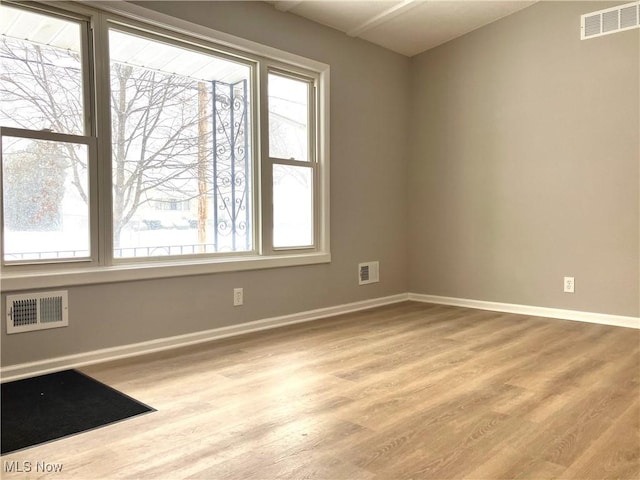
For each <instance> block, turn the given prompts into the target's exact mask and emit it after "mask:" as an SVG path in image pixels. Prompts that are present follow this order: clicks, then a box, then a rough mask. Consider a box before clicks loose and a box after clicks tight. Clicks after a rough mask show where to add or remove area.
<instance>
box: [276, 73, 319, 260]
mask: <svg viewBox="0 0 640 480" xmlns="http://www.w3.org/2000/svg"><path fill="white" fill-rule="evenodd" d="M268 88H269V158H270V161H271V162H272V165H273V170H272V174H273V246H274V248H284V247H308V246H313V244H314V238H313V237H314V231H313V217H314V213H313V209H314V201H313V198H314V187H313V184H314V179H315V172H314V170H315V166H316V162H315V155H314V149H313V136H312V135H311V132H312V131H313V117H312V115H311V113H312V109H311V108H310V107H311V105H313V100H314V97H315V95H314V86H313V83H312V82H311V81H310V80H309V79H305V78H296V77H291V76H289V75H287V74H284V73H278V72H276V71H272V72H270V73H269V87H268Z"/></svg>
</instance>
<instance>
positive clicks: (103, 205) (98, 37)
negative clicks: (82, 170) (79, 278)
mask: <svg viewBox="0 0 640 480" xmlns="http://www.w3.org/2000/svg"><path fill="white" fill-rule="evenodd" d="M91 27H92V28H91V30H92V32H93V41H94V42H93V65H92V67H93V71H94V78H95V81H94V84H93V87H94V89H95V116H94V118H95V130H96V135H97V137H98V142H97V165H96V173H97V176H98V181H97V201H96V204H95V206H94V210H95V212H96V215H97V219H98V222H97V234H96V237H95V241H96V242H97V249H98V259H99V263H100V264H101V265H103V266H109V265H111V264H112V263H113V233H112V232H113V220H112V208H111V197H112V188H113V187H112V176H111V109H110V88H109V34H108V24H107V18H106V16H105V15H103V14H98V15H96V16H95V17H94V20H93V22H92V25H91Z"/></svg>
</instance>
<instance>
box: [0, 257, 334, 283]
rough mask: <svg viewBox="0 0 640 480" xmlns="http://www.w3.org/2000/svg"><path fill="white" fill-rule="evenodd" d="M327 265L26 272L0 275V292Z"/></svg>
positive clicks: (194, 264) (277, 262) (273, 260)
mask: <svg viewBox="0 0 640 480" xmlns="http://www.w3.org/2000/svg"><path fill="white" fill-rule="evenodd" d="M329 262H331V254H330V253H322V252H318V253H305V254H288V255H278V256H271V257H260V256H243V257H227V258H216V259H215V260H208V261H202V260H192V261H184V262H180V263H177V262H175V261H174V262H171V263H160V262H154V263H145V264H139V263H138V264H129V265H114V266H111V267H90V268H83V269H73V270H72V269H68V270H57V271H40V272H38V271H29V272H21V273H13V272H12V273H6V272H2V275H0V278H1V280H0V290H1V291H2V292H11V291H16V290H30V289H34V288H52V287H56V288H57V287H70V286H74V285H92V284H98V283H116V282H127V281H132V280H149V279H154V278H171V277H183V276H189V275H206V274H211V273H221V272H239V271H247V270H259V269H265V268H278V267H292V266H298V265H315V264H319V263H329Z"/></svg>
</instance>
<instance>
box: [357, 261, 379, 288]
mask: <svg viewBox="0 0 640 480" xmlns="http://www.w3.org/2000/svg"><path fill="white" fill-rule="evenodd" d="M379 281H380V262H366V263H360V264H358V285H366V284H367V283H376V282H379Z"/></svg>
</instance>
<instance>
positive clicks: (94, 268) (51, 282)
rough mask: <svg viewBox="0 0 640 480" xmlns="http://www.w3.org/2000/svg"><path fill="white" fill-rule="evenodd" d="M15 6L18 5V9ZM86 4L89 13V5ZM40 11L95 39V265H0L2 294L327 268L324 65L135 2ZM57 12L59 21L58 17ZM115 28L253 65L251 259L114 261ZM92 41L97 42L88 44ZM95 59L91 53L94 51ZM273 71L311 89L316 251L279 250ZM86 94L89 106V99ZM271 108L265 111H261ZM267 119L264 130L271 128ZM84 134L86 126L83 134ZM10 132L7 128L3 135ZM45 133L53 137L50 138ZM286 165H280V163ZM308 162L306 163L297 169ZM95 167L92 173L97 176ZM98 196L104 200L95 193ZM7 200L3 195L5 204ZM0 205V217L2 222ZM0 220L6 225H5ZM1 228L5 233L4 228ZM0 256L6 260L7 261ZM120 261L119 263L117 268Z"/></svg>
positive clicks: (49, 6)
mask: <svg viewBox="0 0 640 480" xmlns="http://www.w3.org/2000/svg"><path fill="white" fill-rule="evenodd" d="M0 1H1V2H2V3H5V4H7V5H11V6H16V5H17V6H18V7H22V6H23V5H20V4H16V3H14V2H11V1H7V0H0ZM12 3H13V5H12ZM85 3H86V5H85ZM35 8H36V10H40V13H42V12H43V11H44V12H56V13H57V12H63V13H62V14H63V15H69V16H70V17H72V18H78V17H82V18H86V19H87V22H88V23H87V27H88V29H89V33H88V35H87V48H86V50H85V51H83V60H84V57H85V56H87V57H88V58H87V59H86V61H88V63H87V65H89V66H90V68H89V71H88V72H86V74H87V76H88V77H89V79H88V83H87V85H88V86H90V90H89V91H88V93H87V90H88V89H87V86H85V102H87V101H88V103H85V105H87V106H88V107H89V110H88V111H87V107H85V117H87V116H89V115H90V118H91V119H92V122H91V127H90V132H91V142H92V147H91V148H92V150H95V152H94V153H95V154H94V155H93V156H90V161H89V163H90V177H89V184H90V192H91V194H92V197H91V201H90V208H89V210H90V215H91V216H90V224H91V230H90V233H91V259H90V261H88V262H87V261H73V262H70V261H67V260H64V261H61V262H48V261H47V262H46V263H30V264H24V265H22V264H21V265H16V264H13V263H10V264H5V262H4V255H2V256H1V257H0V259H1V260H2V265H1V266H0V269H1V270H2V272H1V273H2V283H1V284H0V287H1V288H2V291H13V290H21V289H25V288H45V287H51V286H68V285H78V284H95V283H106V282H120V281H130V280H138V279H151V278H168V277H176V276H184V275H201V274H210V273H216V272H230V271H246V270H255V269H261V268H274V267H287V266H296V265H312V264H318V263H328V262H330V261H331V254H330V248H329V245H330V242H329V239H330V235H329V76H330V67H329V65H327V64H324V63H321V62H318V61H315V60H311V59H307V58H304V57H301V56H299V55H296V54H292V53H288V52H284V51H282V50H278V49H275V48H272V47H268V46H265V45H262V44H259V43H256V42H252V41H249V40H246V39H242V38H239V37H236V36H233V35H230V34H226V33H222V32H218V31H215V30H212V29H210V28H208V27H205V26H202V25H199V24H194V23H191V22H188V21H185V20H182V19H178V18H174V17H170V16H168V15H165V14H161V13H158V12H155V11H151V10H147V9H146V8H144V7H141V6H137V5H132V4H126V3H123V4H108V5H101V6H99V7H97V8H96V7H95V6H94V5H90V3H89V2H79V3H68V2H65V3H61V2H55V3H53V2H42V3H40V4H36V6H35ZM58 14H59V13H58ZM109 26H115V28H116V29H118V27H119V26H122V27H123V28H122V30H126V29H129V28H132V29H134V30H136V31H137V32H140V31H147V32H149V34H150V36H151V38H154V37H161V38H162V39H163V40H166V41H168V42H170V41H171V39H172V38H174V39H176V40H177V41H178V42H179V44H181V45H184V44H187V45H190V46H195V48H196V49H197V48H204V49H206V50H208V51H210V52H212V53H214V54H215V55H220V56H221V57H231V58H232V59H234V60H237V59H241V60H242V62H243V63H244V62H253V63H254V64H255V67H254V68H253V70H252V75H253V76H254V78H252V82H250V84H251V87H250V88H251V94H252V97H251V110H252V113H251V115H252V117H251V121H252V125H251V138H252V142H253V144H252V145H253V150H254V152H253V155H252V157H253V158H252V167H253V172H252V175H253V178H252V188H253V189H254V191H253V203H254V205H253V212H252V215H253V217H254V228H253V230H254V232H253V235H254V245H253V247H254V251H250V252H233V253H223V254H221V253H216V254H208V255H204V254H197V255H194V256H191V255H189V256H187V255H184V256H171V257H169V256H163V257H150V258H147V259H143V260H142V261H132V260H133V259H131V258H127V259H117V260H116V259H114V256H113V235H112V233H113V225H112V218H111V209H112V207H111V203H112V198H111V197H112V195H111V188H112V187H111V132H110V130H111V118H110V116H111V111H110V99H109V92H110V85H109V57H108V31H109ZM92 34H93V36H92ZM90 49H91V51H93V55H89V50H90ZM269 71H274V72H277V73H278V74H284V75H290V76H292V77H294V78H304V79H305V80H307V81H310V82H311V85H312V86H313V88H310V89H309V90H310V103H309V117H310V119H312V120H313V122H314V126H313V128H311V127H310V135H309V136H310V139H309V142H310V149H309V152H310V156H311V152H313V162H311V159H310V161H308V162H304V163H305V164H306V165H304V166H306V167H307V168H312V169H313V195H314V197H313V202H314V204H313V214H314V219H313V225H314V231H313V239H314V245H312V246H303V247H280V248H274V247H273V244H272V239H273V223H272V220H273V210H272V208H270V206H271V200H272V198H273V190H272V182H271V179H272V178H271V177H272V175H271V171H272V169H273V164H274V163H273V162H274V159H271V158H270V157H269V156H268V138H269V137H268V118H266V117H267V116H268V105H267V102H268V91H267V89H266V86H267V85H266V84H267V78H268V74H269ZM87 95H88V96H89V98H88V99H87ZM265 107H267V108H265ZM265 120H266V122H265ZM85 128H88V127H85ZM3 130H6V129H3ZM47 133H49V132H47ZM275 161H276V163H280V162H281V161H282V159H276V160H275ZM300 163H303V162H300ZM91 167H93V168H91ZM98 190H99V191H100V194H99V195H98ZM0 201H1V196H0ZM1 208H2V205H1V204H0V215H1V214H2V210H1ZM0 220H1V218H0ZM0 226H2V228H4V223H1V224H0ZM1 253H2V252H0V254H1ZM121 260H122V261H121Z"/></svg>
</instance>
